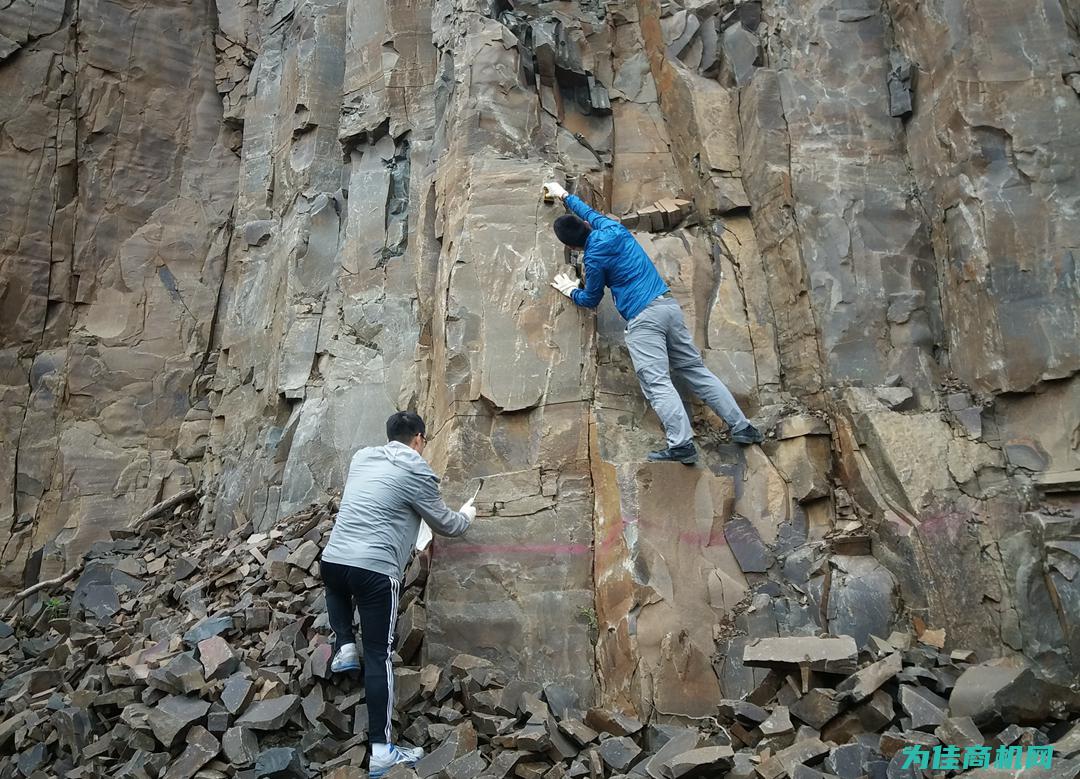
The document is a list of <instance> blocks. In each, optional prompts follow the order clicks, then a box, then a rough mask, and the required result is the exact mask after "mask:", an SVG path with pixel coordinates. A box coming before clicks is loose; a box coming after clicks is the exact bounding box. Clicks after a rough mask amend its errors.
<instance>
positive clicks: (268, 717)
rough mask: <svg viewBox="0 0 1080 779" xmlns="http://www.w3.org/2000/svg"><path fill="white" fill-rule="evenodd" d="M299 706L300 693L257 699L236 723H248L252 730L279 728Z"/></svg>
mask: <svg viewBox="0 0 1080 779" xmlns="http://www.w3.org/2000/svg"><path fill="white" fill-rule="evenodd" d="M298 708H300V697H299V696H298V695H282V696H281V697H279V698H269V699H267V700H262V701H256V702H255V703H253V704H252V705H251V706H249V707H248V709H247V711H245V712H244V714H243V716H241V717H240V719H238V720H237V721H236V724H237V725H247V726H248V727H249V728H251V729H252V730H279V729H281V728H282V727H284V725H285V723H286V722H288V721H289V717H291V716H292V714H293V712H295V711H296V710H297V709H298Z"/></svg>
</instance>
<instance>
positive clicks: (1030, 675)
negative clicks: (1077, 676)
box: [949, 663, 1080, 727]
mask: <svg viewBox="0 0 1080 779" xmlns="http://www.w3.org/2000/svg"><path fill="white" fill-rule="evenodd" d="M1054 710H1056V711H1059V712H1060V711H1069V712H1077V711H1080V694H1078V693H1076V692H1073V691H1072V690H1069V689H1068V688H1066V687H1061V686H1059V685H1054V684H1050V683H1049V682H1045V681H1043V680H1041V679H1039V678H1037V677H1036V676H1035V674H1034V672H1032V670H1031V669H1021V668H1013V667H1008V666H1001V665H989V664H986V663H981V664H979V665H973V666H971V667H969V668H967V669H966V670H965V671H964V672H963V673H962V674H961V675H960V678H959V679H957V681H956V686H955V687H954V688H953V691H952V694H951V695H950V696H949V713H950V714H951V715H952V716H954V717H971V718H972V720H974V721H975V724H976V725H978V726H980V727H981V726H983V725H987V724H990V723H997V722H1009V723H1016V724H1021V725H1028V724H1030V725H1037V724H1039V723H1041V722H1044V721H1045V720H1046V719H1047V717H1048V716H1049V714H1050V712H1051V711H1054Z"/></svg>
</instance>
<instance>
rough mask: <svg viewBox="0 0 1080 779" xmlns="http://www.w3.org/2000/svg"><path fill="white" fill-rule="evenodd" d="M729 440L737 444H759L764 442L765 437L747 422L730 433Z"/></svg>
mask: <svg viewBox="0 0 1080 779" xmlns="http://www.w3.org/2000/svg"><path fill="white" fill-rule="evenodd" d="M731 440H732V441H734V442H735V443H737V444H760V443H761V442H762V441H764V440H765V436H764V435H762V433H761V431H760V430H758V429H757V428H756V427H754V426H753V425H751V424H750V423H749V422H748V423H747V424H745V425H743V426H742V427H740V428H739V429H738V430H732V431H731Z"/></svg>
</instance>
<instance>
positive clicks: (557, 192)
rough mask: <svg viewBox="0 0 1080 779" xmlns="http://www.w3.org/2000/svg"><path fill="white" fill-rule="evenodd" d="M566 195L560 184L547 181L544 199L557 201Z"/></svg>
mask: <svg viewBox="0 0 1080 779" xmlns="http://www.w3.org/2000/svg"><path fill="white" fill-rule="evenodd" d="M566 195H567V192H566V190H565V189H563V188H562V185H561V184H556V183H555V182H554V181H549V182H548V183H547V184H545V185H544V197H557V198H559V200H562V199H563V198H565V197H566Z"/></svg>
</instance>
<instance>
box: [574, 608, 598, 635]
mask: <svg viewBox="0 0 1080 779" xmlns="http://www.w3.org/2000/svg"><path fill="white" fill-rule="evenodd" d="M578 616H580V617H581V618H582V619H584V620H585V621H586V622H587V623H589V628H590V629H591V630H592V631H593V632H594V633H595V632H596V631H598V630H600V620H598V619H597V618H596V610H595V609H591V608H588V607H586V606H582V607H581V608H580V609H578Z"/></svg>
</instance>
